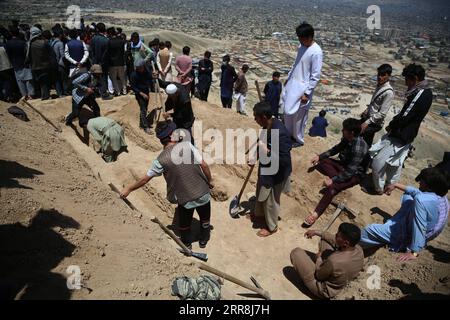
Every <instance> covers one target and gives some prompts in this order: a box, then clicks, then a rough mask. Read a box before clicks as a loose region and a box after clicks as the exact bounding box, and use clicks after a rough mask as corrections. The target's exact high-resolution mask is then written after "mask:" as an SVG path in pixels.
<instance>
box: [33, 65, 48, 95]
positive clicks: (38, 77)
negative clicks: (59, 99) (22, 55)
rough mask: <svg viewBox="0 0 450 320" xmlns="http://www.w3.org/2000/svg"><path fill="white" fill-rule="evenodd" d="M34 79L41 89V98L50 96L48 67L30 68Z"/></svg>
mask: <svg viewBox="0 0 450 320" xmlns="http://www.w3.org/2000/svg"><path fill="white" fill-rule="evenodd" d="M31 73H32V74H33V79H34V81H35V82H36V83H37V84H38V87H39V88H40V89H41V98H42V99H48V98H50V69H40V70H32V71H31Z"/></svg>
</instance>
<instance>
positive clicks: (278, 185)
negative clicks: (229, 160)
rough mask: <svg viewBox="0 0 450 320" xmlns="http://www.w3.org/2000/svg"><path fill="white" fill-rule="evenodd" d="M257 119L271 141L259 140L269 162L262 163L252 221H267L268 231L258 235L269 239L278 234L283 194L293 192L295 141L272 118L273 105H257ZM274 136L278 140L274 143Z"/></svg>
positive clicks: (266, 229)
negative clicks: (291, 185) (290, 184)
mask: <svg viewBox="0 0 450 320" xmlns="http://www.w3.org/2000/svg"><path fill="white" fill-rule="evenodd" d="M253 115H254V117H255V121H256V123H258V124H259V125H260V126H261V127H262V128H263V129H266V130H267V139H265V138H260V139H259V142H258V149H259V150H258V155H264V156H265V157H266V158H268V159H269V161H268V163H263V161H260V165H259V168H258V182H257V186H256V203H255V210H254V216H253V217H252V216H251V218H253V220H255V219H258V218H259V219H261V218H263V219H264V220H265V225H266V227H264V228H261V230H259V231H258V233H257V235H258V236H259V237H267V236H270V235H271V234H273V233H275V232H277V230H278V215H279V212H280V197H281V193H282V192H283V191H285V190H287V189H288V188H289V181H290V180H289V176H290V174H291V172H292V163H291V148H292V141H291V138H290V135H289V132H288V131H287V129H286V127H285V126H284V125H283V123H282V122H281V121H280V120H278V119H276V118H274V117H273V116H272V107H271V105H270V103H268V102H259V103H257V104H256V105H255V106H254V108H253ZM272 135H273V136H275V137H277V138H278V139H277V140H275V141H272ZM264 140H265V141H264ZM272 151H273V152H272ZM260 160H261V158H260ZM266 162H267V161H266ZM249 165H250V166H254V165H255V163H254V160H250V161H249ZM270 171H272V172H270Z"/></svg>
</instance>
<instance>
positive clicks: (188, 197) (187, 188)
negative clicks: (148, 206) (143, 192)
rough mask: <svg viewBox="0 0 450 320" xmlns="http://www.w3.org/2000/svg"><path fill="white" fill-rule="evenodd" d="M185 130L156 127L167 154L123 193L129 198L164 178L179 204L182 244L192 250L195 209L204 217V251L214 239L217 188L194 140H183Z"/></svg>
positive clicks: (165, 124) (171, 197)
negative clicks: (213, 196)
mask: <svg viewBox="0 0 450 320" xmlns="http://www.w3.org/2000/svg"><path fill="white" fill-rule="evenodd" d="M182 131H183V132H184V133H185V134H188V132H187V130H185V129H176V125H175V123H173V122H167V121H165V122H160V123H158V125H157V126H156V136H157V137H158V138H159V139H160V141H161V143H162V145H163V146H164V149H163V151H162V152H161V153H160V154H159V156H158V157H157V158H156V159H155V160H153V163H152V166H151V167H150V169H149V170H148V172H147V174H146V175H145V176H143V177H142V178H141V179H140V180H139V181H137V182H135V183H134V184H132V185H130V186H128V187H127V188H125V189H124V190H123V191H122V192H121V197H122V198H126V197H127V196H128V195H129V194H130V193H131V192H132V191H134V190H136V189H139V188H140V187H142V186H144V185H145V184H146V183H148V182H149V181H150V180H151V179H152V178H154V177H157V176H161V175H164V179H165V180H166V183H167V199H168V200H169V201H170V202H171V203H176V204H178V208H177V212H178V217H179V227H178V230H179V232H180V235H181V240H182V241H183V243H184V244H185V245H186V246H187V247H188V248H191V247H192V245H191V242H192V235H191V222H192V216H193V214H194V209H195V210H196V211H197V213H198V215H199V216H200V241H199V246H200V248H205V247H206V244H207V242H208V240H209V236H210V224H209V221H210V216H211V201H210V200H211V195H210V189H212V188H213V185H212V177H211V171H210V170H209V167H208V165H207V164H206V162H205V161H204V160H203V159H202V156H201V154H200V153H199V151H198V150H197V149H196V148H195V147H194V146H193V145H192V144H191V143H190V137H189V136H187V137H186V136H185V137H182Z"/></svg>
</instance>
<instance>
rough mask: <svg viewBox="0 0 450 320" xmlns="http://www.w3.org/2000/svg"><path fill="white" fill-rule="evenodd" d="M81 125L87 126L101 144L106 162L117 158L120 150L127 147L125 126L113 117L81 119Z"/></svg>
mask: <svg viewBox="0 0 450 320" xmlns="http://www.w3.org/2000/svg"><path fill="white" fill-rule="evenodd" d="M80 126H81V127H83V128H84V127H87V130H88V131H89V133H90V134H91V135H92V137H93V138H94V140H95V141H97V142H98V143H99V144H100V146H101V152H102V153H103V156H102V158H103V159H104V160H105V161H106V162H113V161H116V160H117V156H118V155H119V153H120V151H122V150H124V149H126V147H127V144H126V143H125V136H124V132H123V128H122V127H121V126H120V125H119V124H118V123H117V122H116V121H114V120H113V119H110V118H107V117H97V118H92V119H89V121H87V119H84V118H83V119H80Z"/></svg>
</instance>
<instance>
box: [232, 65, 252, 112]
mask: <svg viewBox="0 0 450 320" xmlns="http://www.w3.org/2000/svg"><path fill="white" fill-rule="evenodd" d="M248 69H249V67H248V65H246V64H244V65H243V66H242V68H241V71H239V73H238V77H237V80H236V82H235V83H234V99H235V100H236V110H237V112H238V113H239V114H242V115H244V116H246V115H247V113H246V112H245V100H246V97H247V91H248V83H247V79H245V74H246V73H247V71H248Z"/></svg>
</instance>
